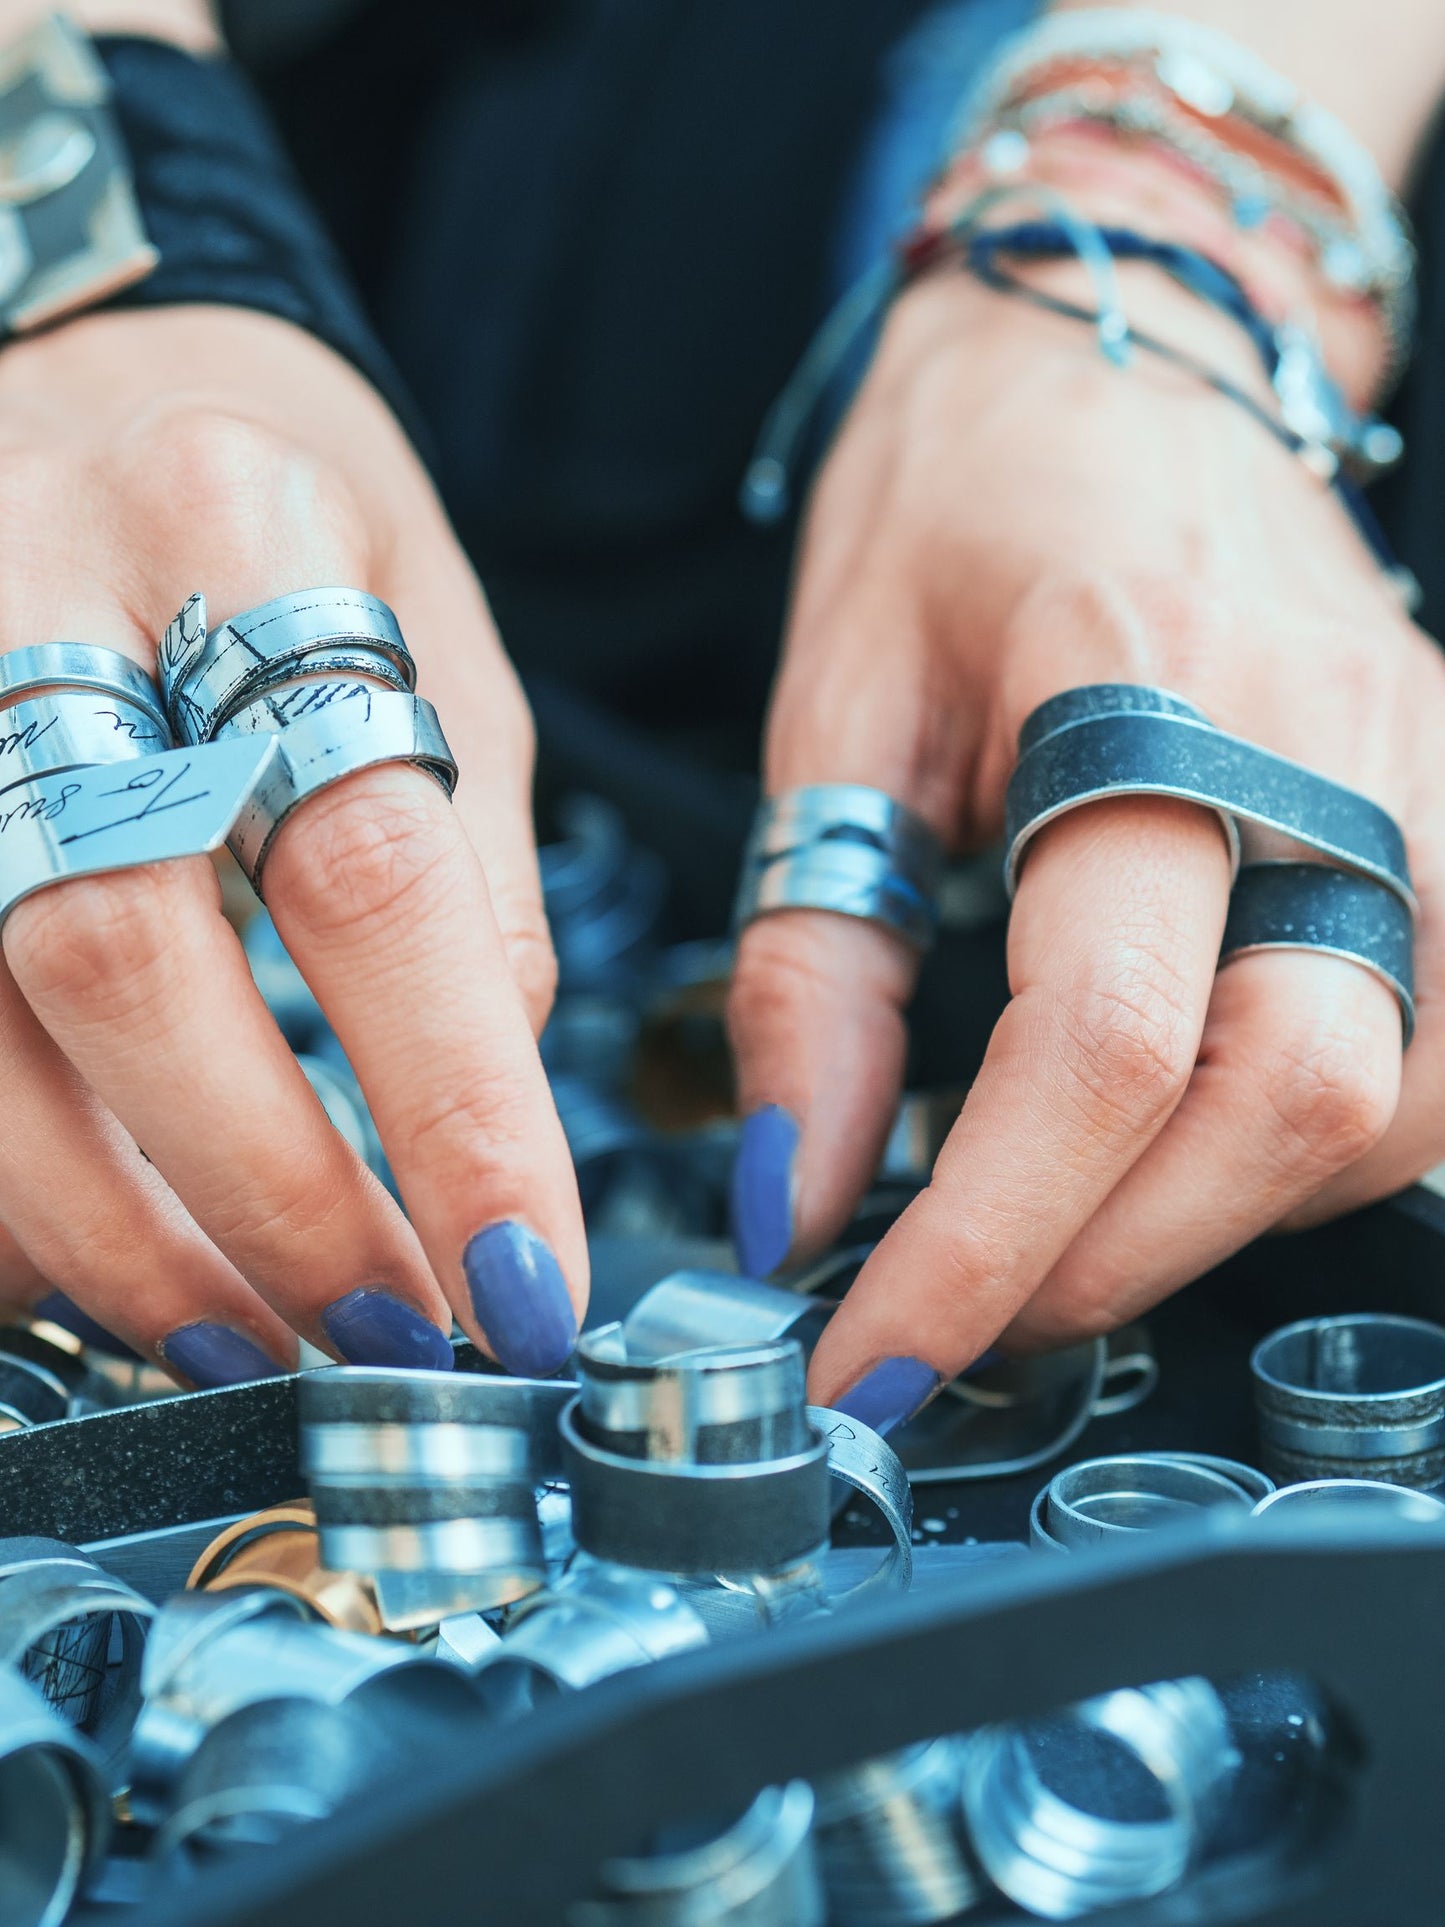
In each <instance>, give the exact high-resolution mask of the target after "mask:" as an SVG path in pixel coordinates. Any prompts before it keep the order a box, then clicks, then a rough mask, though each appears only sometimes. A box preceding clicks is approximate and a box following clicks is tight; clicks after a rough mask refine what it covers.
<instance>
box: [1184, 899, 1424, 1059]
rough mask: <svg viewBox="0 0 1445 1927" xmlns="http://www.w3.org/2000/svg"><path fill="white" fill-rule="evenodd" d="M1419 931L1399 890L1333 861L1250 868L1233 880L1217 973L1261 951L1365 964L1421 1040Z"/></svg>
mask: <svg viewBox="0 0 1445 1927" xmlns="http://www.w3.org/2000/svg"><path fill="white" fill-rule="evenodd" d="M1414 949H1415V929H1414V922H1413V920H1412V918H1411V916H1410V912H1409V911H1408V910H1407V909H1406V907H1405V905H1404V903H1403V902H1402V901H1401V900H1400V898H1399V897H1398V896H1397V895H1396V894H1395V892H1394V891H1393V890H1389V889H1386V887H1385V885H1384V884H1383V883H1377V882H1376V881H1375V879H1374V878H1373V877H1365V876H1356V875H1353V874H1352V873H1351V872H1350V871H1348V870H1337V869H1335V867H1334V866H1333V864H1327V863H1247V864H1246V865H1245V866H1244V868H1243V869H1242V870H1241V871H1240V873H1239V875H1238V876H1237V877H1236V878H1235V883H1234V890H1233V893H1232V894H1231V896H1230V899H1229V915H1228V917H1227V918H1226V919H1225V924H1224V941H1223V943H1222V944H1221V945H1220V947H1219V967H1220V969H1221V970H1222V969H1223V968H1224V966H1225V964H1227V963H1233V962H1234V960H1235V958H1236V957H1246V956H1249V955H1251V954H1252V953H1253V952H1255V951H1257V950H1322V951H1324V952H1325V954H1326V955H1327V956H1333V957H1344V958H1346V959H1348V961H1349V962H1351V963H1357V964H1361V965H1363V967H1364V968H1365V969H1366V970H1369V971H1372V972H1373V973H1374V975H1375V976H1377V977H1379V978H1380V979H1381V980H1382V981H1383V982H1384V984H1385V985H1386V987H1387V988H1388V989H1390V990H1392V991H1393V992H1394V993H1395V996H1396V997H1397V998H1398V999H1399V1004H1400V1021H1401V1023H1402V1025H1403V1027H1404V1041H1405V1043H1406V1044H1407V1045H1408V1043H1409V1042H1410V1039H1411V1038H1412V1037H1413V1036H1414V1034H1415V956H1414Z"/></svg>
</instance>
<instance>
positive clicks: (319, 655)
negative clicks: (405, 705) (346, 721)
mask: <svg viewBox="0 0 1445 1927" xmlns="http://www.w3.org/2000/svg"><path fill="white" fill-rule="evenodd" d="M378 686H379V687H381V688H383V689H396V690H400V692H401V693H402V695H404V696H405V695H411V694H412V693H413V692H412V686H411V684H410V683H409V682H408V681H407V679H406V677H405V676H403V675H402V674H401V672H400V671H399V670H398V669H397V667H396V664H395V663H394V662H392V661H391V660H390V658H389V657H387V656H383V655H382V654H381V653H380V651H379V650H366V649H313V650H312V651H311V652H310V654H309V655H305V656H300V657H298V658H297V660H296V661H295V662H293V663H288V664H287V665H286V666H285V668H283V669H281V670H279V671H278V672H277V673H276V674H275V675H274V676H272V675H269V674H261V675H258V676H256V677H255V678H254V680H253V681H251V682H248V683H247V684H246V686H245V688H243V689H242V690H240V691H238V693H237V695H236V696H235V698H234V699H233V700H232V701H231V702H230V703H228V704H227V705H226V707H225V709H223V710H221V711H220V712H219V713H218V714H217V715H216V716H215V717H214V718H213V720H212V723H211V727H210V731H209V736H210V738H212V739H213V738H215V737H217V736H229V735H237V734H245V735H253V736H254V735H262V734H265V733H266V732H267V731H271V730H277V729H286V728H289V726H290V725H291V724H292V723H299V722H302V721H303V720H304V719H305V718H306V717H307V716H311V715H314V714H315V713H316V712H317V711H318V710H321V709H325V708H326V707H327V706H328V705H329V704H330V703H333V702H336V701H338V700H340V699H341V695H342V693H343V692H346V693H349V692H352V691H355V690H357V689H358V688H360V689H371V688H376V687H378Z"/></svg>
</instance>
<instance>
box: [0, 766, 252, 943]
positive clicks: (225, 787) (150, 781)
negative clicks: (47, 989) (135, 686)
mask: <svg viewBox="0 0 1445 1927" xmlns="http://www.w3.org/2000/svg"><path fill="white" fill-rule="evenodd" d="M275 750H276V744H275V739H274V738H273V737H267V736H246V737H241V738H238V739H236V740H234V741H230V742H224V743H208V744H206V745H205V746H204V747H203V748H200V749H174V750H167V751H166V752H165V753H164V754H162V755H160V756H147V757H143V758H141V759H139V760H138V761H135V762H128V763H122V764H99V765H96V766H95V767H93V768H89V769H73V770H66V771H64V772H63V773H62V774H60V775H57V776H49V777H44V778H41V779H40V780H38V781H37V782H34V783H22V784H18V785H16V787H15V788H13V789H8V790H6V791H5V793H4V795H3V797H0V926H3V924H4V920H5V918H6V917H8V916H9V914H10V912H11V911H12V910H13V909H14V908H15V906H16V904H17V903H19V902H21V901H22V900H23V899H24V898H25V897H28V896H32V895H33V894H34V893H35V892H36V891H37V890H44V889H46V888H48V887H49V886H50V885H51V884H53V883H66V882H68V881H69V880H70V879H71V878H72V877H85V876H98V875H101V874H103V873H104V872H106V871H109V870H131V869H135V868H137V867H138V866H139V865H141V864H143V863H164V862H167V861H169V860H170V859H171V858H173V857H183V856H203V855H205V854H206V852H207V851H210V850H215V849H219V848H220V846H221V844H222V843H224V842H225V840H226V836H227V834H228V832H229V831H230V828H231V825H232V824H233V823H234V822H235V820H236V818H237V816H238V815H239V814H240V811H241V809H242V807H243V806H244V804H245V802H246V800H247V798H248V797H249V796H250V794H251V792H252V790H253V789H254V788H255V786H256V784H257V783H258V782H259V781H260V778H261V776H262V774H263V772H264V771H265V769H266V765H267V764H268V763H269V762H270V760H271V758H272V756H273V755H274V754H275Z"/></svg>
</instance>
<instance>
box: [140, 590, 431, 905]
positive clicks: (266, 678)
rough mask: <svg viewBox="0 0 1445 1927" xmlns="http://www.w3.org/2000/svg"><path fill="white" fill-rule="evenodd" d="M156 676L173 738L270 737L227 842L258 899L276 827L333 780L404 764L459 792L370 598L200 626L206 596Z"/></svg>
mask: <svg viewBox="0 0 1445 1927" xmlns="http://www.w3.org/2000/svg"><path fill="white" fill-rule="evenodd" d="M159 668H160V676H161V687H162V689H163V691H164V694H165V701H166V708H167V711H168V714H169V717H170V721H171V726H172V728H173V729H174V730H175V734H176V737H177V740H178V741H180V742H182V743H194V744H203V743H211V742H217V741H222V740H224V739H226V738H228V737H244V736H256V735H263V736H274V737H276V738H277V753H276V754H275V755H274V756H273V757H272V758H271V760H270V762H269V763H268V764H267V765H266V766H265V768H264V770H263V772H262V775H261V778H260V780H259V782H258V783H257V785H256V786H255V788H254V789H253V791H252V793H251V796H250V798H249V800H248V802H247V803H246V805H245V807H244V808H243V809H242V811H241V814H240V815H239V817H238V818H237V820H236V823H235V827H234V829H233V831H232V834H231V836H230V839H229V842H230V848H231V851H232V854H233V855H234V856H235V857H236V860H237V861H238V862H239V863H240V865H241V867H242V869H243V870H244V871H245V872H246V875H247V876H248V877H249V878H250V880H251V883H252V884H253V885H254V886H255V887H256V889H258V890H259V889H260V886H261V874H262V870H263V868H264V866H265V862H266V857H267V854H268V852H269V850H270V848H271V843H272V839H273V838H274V837H275V835H276V832H277V830H279V829H280V827H281V825H282V824H283V823H284V822H285V821H286V818H287V817H288V816H289V815H290V814H291V812H292V810H294V809H295V808H296V807H297V805H298V804H300V803H303V802H304V801H305V800H306V798H307V797H309V796H314V795H315V794H316V793H317V792H318V791H319V790H322V789H325V788H328V787H329V786H330V785H331V784H332V783H336V782H339V781H340V780H341V778H342V777H344V776H351V775H354V774H355V773H356V772H357V771H358V770H363V769H371V768H373V767H375V766H376V765H377V764H380V763H413V764H415V765H416V767H417V768H418V769H422V770H425V771H426V772H427V773H428V774H429V775H431V776H433V777H435V778H436V780H437V782H439V783H440V784H441V786H442V788H443V789H444V790H445V791H446V793H447V794H448V796H450V795H451V793H452V791H453V790H454V789H455V788H456V781H457V766H456V762H455V759H454V758H453V756H452V753H451V750H450V749H449V748H448V746H447V740H446V737H445V736H444V735H443V734H442V728H441V724H440V722H439V721H438V719H437V713H436V711H435V710H434V709H433V708H432V706H431V704H430V703H429V702H427V701H425V699H424V698H422V697H420V696H418V695H417V694H416V664H415V663H414V662H413V660H412V657H411V652H410V651H409V650H408V648H407V646H406V643H405V641H404V640H403V638H402V634H401V629H400V627H399V626H398V624H397V620H396V617H395V616H394V615H393V613H392V611H391V610H390V609H389V608H388V607H387V606H386V604H385V603H384V602H381V601H379V600H378V599H377V598H376V597H375V596H370V595H364V594H363V593H362V592H361V591H360V590H357V589H345V588H326V589H308V590H302V591H300V592H298V593H296V594H294V595H285V596H277V597H276V598H275V599H274V600H273V601H270V602H264V603H262V604H261V605H260V607H259V608H255V609H250V610H247V611H246V613H245V614H243V615H238V616H233V617H231V619H230V620H229V621H228V622H223V623H222V624H221V625H220V626H219V627H218V628H215V629H209V628H208V627H207V625H206V603H205V598H204V597H203V596H200V595H193V596H192V597H191V598H190V599H189V601H188V602H187V603H186V605H185V607H184V608H183V609H182V610H181V612H180V614H179V615H178V616H177V617H176V619H175V621H174V622H173V623H172V624H171V626H170V627H169V629H167V631H166V633H165V636H164V637H163V638H162V641H161V647H160V657H159Z"/></svg>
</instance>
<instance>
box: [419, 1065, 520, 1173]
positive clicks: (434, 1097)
mask: <svg viewBox="0 0 1445 1927" xmlns="http://www.w3.org/2000/svg"><path fill="white" fill-rule="evenodd" d="M537 1115H538V1114H537V1107H536V1105H535V1104H533V1103H532V1102H530V1101H529V1098H528V1094H527V1092H526V1090H525V1088H524V1086H523V1083H522V1081H521V1080H520V1079H519V1078H518V1077H517V1075H516V1073H515V1072H514V1071H513V1070H511V1069H510V1068H502V1067H496V1066H494V1067H491V1068H488V1067H485V1066H483V1067H480V1068H478V1067H474V1066H470V1065H469V1066H468V1067H467V1071H466V1074H465V1075H464V1076H459V1077H449V1078H448V1079H447V1081H446V1083H445V1085H444V1086H436V1087H431V1088H427V1089H425V1090H419V1091H417V1092H416V1093H415V1094H414V1095H413V1097H412V1099H411V1101H410V1103H409V1104H407V1105H406V1106H405V1108H404V1113H403V1115H402V1117H401V1119H400V1131H399V1134H398V1135H399V1141H400V1142H402V1143H404V1144H405V1145H406V1147H407V1153H408V1157H409V1158H410V1160H411V1162H412V1163H413V1165H414V1166H415V1168H416V1169H418V1170H428V1169H431V1168H433V1167H435V1168H437V1169H439V1170H440V1169H447V1168H452V1169H455V1168H457V1167H458V1166H459V1165H460V1166H461V1167H463V1168H466V1167H468V1166H470V1167H473V1168H477V1169H480V1168H485V1169H486V1170H487V1171H488V1173H489V1174H491V1175H492V1176H494V1177H495V1176H496V1175H498V1174H500V1173H503V1172H506V1171H509V1170H510V1171H515V1172H517V1173H518V1174H519V1177H520V1175H521V1174H523V1173H524V1172H525V1171H527V1170H528V1169H530V1168H532V1167H534V1166H535V1163H536V1158H537V1151H538V1149H539V1133H538V1130H537Z"/></svg>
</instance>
